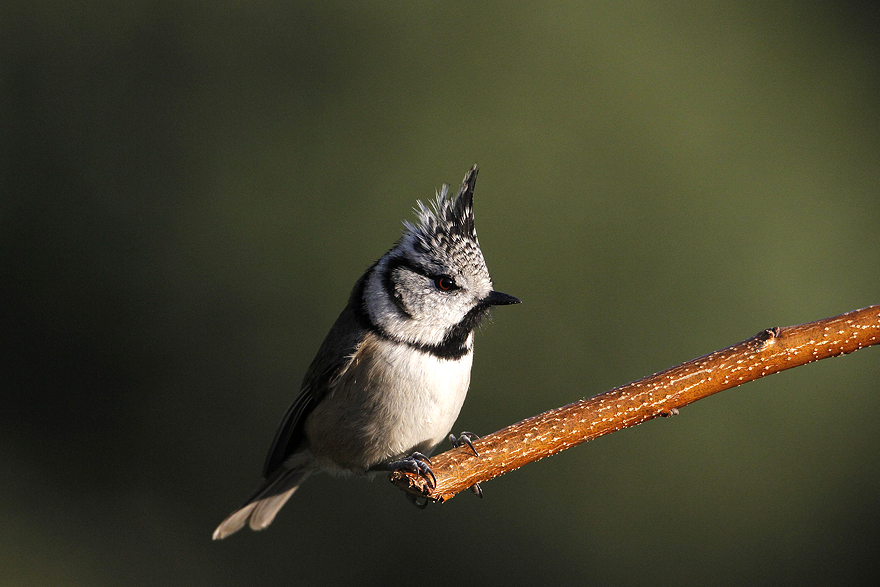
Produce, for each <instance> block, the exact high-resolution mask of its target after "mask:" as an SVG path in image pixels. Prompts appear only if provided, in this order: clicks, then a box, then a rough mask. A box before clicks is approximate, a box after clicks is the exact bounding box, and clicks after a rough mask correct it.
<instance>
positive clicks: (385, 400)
mask: <svg viewBox="0 0 880 587" xmlns="http://www.w3.org/2000/svg"><path fill="white" fill-rule="evenodd" d="M371 344H372V345H373V346H374V347H375V348H368V349H366V350H365V349H360V351H359V354H360V353H361V352H362V351H365V352H363V356H359V357H358V361H357V362H356V363H354V364H352V366H351V367H350V368H349V369H348V370H347V371H346V372H345V373H344V374H343V375H342V376H341V377H340V379H339V381H337V382H336V384H335V385H334V386H333V388H332V389H331V391H330V392H328V395H327V396H326V397H325V398H324V400H323V401H321V403H320V404H319V405H318V406H317V407H316V408H315V409H314V411H313V412H312V413H311V415H310V416H309V419H308V421H307V422H306V436H307V437H308V440H309V445H310V449H311V451H312V453H313V454H315V456H317V457H319V458H320V459H321V460H324V461H325V462H327V464H329V465H331V466H334V467H335V468H340V469H343V470H350V471H354V472H364V471H366V470H367V469H369V468H371V467H373V466H375V465H378V464H380V463H384V462H388V461H391V460H395V459H397V458H400V457H403V456H406V455H409V454H411V453H412V452H414V451H419V452H423V453H426V454H428V453H430V452H431V451H432V450H433V449H434V447H435V446H437V445H438V444H439V443H440V442H442V441H443V439H444V438H445V437H446V435H447V434H448V433H449V431H450V429H451V428H452V425H453V424H454V423H455V420H456V418H458V413H459V411H460V410H461V406H462V404H463V403H464V399H465V396H466V395H467V389H468V385H469V384H470V371H471V364H472V362H473V354H472V353H468V354H466V355H465V356H463V357H462V358H460V359H457V360H447V359H441V358H438V357H436V356H434V355H432V354H430V353H425V352H423V351H420V350H417V349H414V348H412V347H409V346H405V345H400V344H395V343H391V342H388V341H384V340H382V341H373V342H372V343H371Z"/></svg>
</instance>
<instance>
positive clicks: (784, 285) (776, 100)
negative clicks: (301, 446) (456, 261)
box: [0, 1, 880, 586]
mask: <svg viewBox="0 0 880 587" xmlns="http://www.w3.org/2000/svg"><path fill="white" fill-rule="evenodd" d="M878 27H880V13H878V8H877V5H876V3H873V2H872V3H867V2H866V3H863V4H860V3H846V2H844V3H841V2H794V1H792V2H779V3H764V2H726V3H705V2H696V1H685V2H627V1H623V2H621V1H615V2H607V3H605V2H590V3H583V2H568V3H564V2H563V3H552V4H550V3H548V4H539V3H526V2H522V3H520V2H479V3H473V4H471V3H440V2H428V1H413V2H389V1H385V2H322V3H303V2H287V3H280V2H249V3H243V2H227V1H219V2H211V3H207V2H204V3H200V2H125V3H113V2H87V3H83V2H64V3H59V2H39V1H37V2H27V3H25V2H16V1H12V2H5V3H4V6H3V8H0V39H2V48H0V149H2V152H0V178H2V179H0V181H2V183H0V239H2V240H0V283H2V298H0V303H2V314H0V315H2V321H3V323H2V325H0V327H2V339H3V340H2V341H0V342H2V343H3V349H4V350H3V351H2V364H0V386H2V398H3V402H2V409H0V496H2V509H3V513H4V515H3V522H2V523H0V569H2V571H0V575H2V576H0V583H2V584H3V585H15V586H21V585H34V586H42V585H65V586H76V585H87V586H104V585H126V586H136V585H211V586H226V585H296V584H304V585H309V584H361V585H386V584H389V583H392V582H397V581H400V580H404V581H407V582H414V583H419V582H422V581H425V582H430V583H432V584H435V583H436V584H449V585H465V584H467V585H480V584H496V583H499V582H504V583H506V584H534V585H539V584H540V585H548V584H560V585H561V584H565V585H570V584H605V585H649V584H650V585H659V584H673V585H743V584H748V585H781V584H798V585H801V584H809V583H813V584H827V583H829V582H831V581H834V582H837V583H844V584H850V585H854V584H858V583H859V582H861V581H865V582H867V583H869V584H874V581H876V577H877V575H878V571H880V569H878V567H880V563H878V561H880V505H878V504H880V470H878V467H877V462H878V456H880V432H878V426H877V417H878V414H880V394H878V379H880V361H878V354H877V353H878V351H877V350H876V349H867V350H863V351H861V352H859V353H855V354H854V355H851V356H848V357H846V358H842V359H837V360H828V361H822V362H819V363H816V364H813V365H808V366H806V367H802V368H798V369H795V370H792V371H789V372H785V373H783V374H781V375H779V376H776V377H771V378H768V379H765V380H761V381H759V382H756V383H752V384H749V385H747V386H744V387H742V388H738V389H735V390H730V391H727V392H724V393H722V394H720V395H718V396H714V397H712V398H710V399H707V400H704V401H701V402H698V403H697V404H694V405H693V406H690V407H688V408H686V409H683V410H682V413H681V415H680V416H678V417H675V418H672V419H664V420H657V421H652V422H649V423H647V424H645V425H643V426H639V427H637V428H634V429H631V430H627V431H623V432H621V433H618V434H614V435H611V436H608V437H605V438H602V439H599V440H597V441H595V442H592V443H590V444H588V445H583V446H581V447H578V448H575V449H573V450H570V451H567V452H566V453H563V454H561V455H559V456H557V457H554V458H552V459H548V460H544V461H541V462H539V463H537V464H533V465H530V466H528V467H525V468H524V469H522V470H520V471H518V472H516V473H514V474H511V475H508V476H506V477H502V478H501V479H498V480H495V481H492V482H489V483H486V484H485V485H484V491H485V494H486V496H485V499H483V500H477V499H475V498H474V497H473V496H472V495H470V494H462V495H460V496H459V497H457V498H456V499H454V500H453V501H451V502H450V503H448V504H446V505H444V506H441V507H431V508H428V509H427V510H425V511H418V510H416V509H415V508H412V507H411V506H410V505H409V504H407V502H406V500H405V499H404V498H403V496H402V495H401V494H400V493H399V492H398V491H397V490H396V489H394V488H392V487H390V486H389V485H388V484H387V482H386V481H385V480H384V479H383V478H378V479H376V480H374V481H373V482H365V481H362V480H357V479H332V478H329V477H318V478H313V479H311V480H310V481H309V482H308V483H307V484H306V485H305V486H304V487H303V488H302V489H301V490H300V492H299V493H298V494H297V495H296V496H295V498H294V499H293V500H292V501H291V502H290V503H289V504H288V506H287V507H285V509H284V510H283V511H282V512H281V514H280V515H279V518H278V519H277V520H276V522H275V524H274V525H273V526H272V527H271V528H270V529H269V530H267V531H266V532H263V533H259V534H255V533H252V532H242V533H241V534H239V535H235V536H233V537H232V538H230V539H228V540H226V541H223V542H221V543H214V542H211V540H210V536H211V532H212V531H213V529H214V527H215V526H216V525H217V524H218V523H219V522H220V520H222V519H223V517H224V516H226V514H228V513H229V511H231V510H232V509H233V508H234V507H235V506H237V505H238V504H239V503H240V502H241V501H242V500H243V499H244V498H245V497H246V496H247V495H248V494H249V492H250V491H251V490H252V489H253V487H254V486H255V485H256V484H257V482H258V480H259V472H260V467H261V464H262V459H263V457H264V454H265V451H266V450H267V448H268V445H269V443H270V441H271V439H272V435H273V433H274V431H275V426H276V424H277V422H278V420H279V419H280V417H281V415H282V414H283V412H284V410H285V408H286V407H287V405H288V403H289V402H290V401H291V399H292V398H293V396H294V394H295V393H296V391H297V388H298V385H299V382H300V380H301V377H302V374H303V373H304V371H305V368H306V366H307V365H308V363H309V362H310V361H311V359H312V357H313V355H314V352H315V351H316V349H317V348H318V345H319V344H320V342H321V339H322V337H323V335H324V334H325V332H326V331H327V329H328V328H329V326H330V324H331V323H332V322H333V320H334V318H335V316H336V314H337V313H338V312H339V310H340V309H341V308H342V306H343V305H344V303H345V300H346V299H347V296H348V292H349V289H350V288H351V286H352V284H353V283H354V281H355V279H356V278H357V277H358V276H359V275H360V273H361V272H362V271H363V270H364V269H365V268H366V267H367V266H369V264H370V263H372V262H373V261H374V260H375V259H376V258H377V257H378V256H380V255H381V254H382V253H383V252H384V251H385V250H386V249H387V248H388V247H389V246H390V245H391V244H392V243H393V241H394V240H395V239H396V238H397V237H398V236H399V234H400V230H401V224H400V223H401V220H403V219H405V218H412V213H411V208H412V206H413V205H414V204H415V200H416V199H419V198H423V199H424V198H430V197H431V196H432V194H433V191H434V189H435V188H437V187H439V185H440V184H441V183H443V182H449V183H452V184H457V183H458V182H459V181H460V179H461V177H462V176H463V175H464V172H465V171H466V170H467V168H468V167H469V166H470V165H471V164H473V163H474V162H477V163H479V165H480V167H481V174H480V180H479V183H478V185H477V196H476V211H477V224H478V230H479V233H480V238H481V243H482V245H483V251H484V253H485V255H486V258H487V260H488V264H489V267H490V269H491V270H492V274H493V277H494V280H495V284H496V286H497V287H498V289H500V290H502V291H505V292H509V293H511V294H514V295H516V296H518V297H520V298H522V300H523V301H524V303H523V304H522V305H521V306H516V307H510V308H501V309H498V310H497V311H496V312H495V319H494V323H493V324H491V325H489V326H488V327H486V328H483V329H482V330H481V331H480V332H479V333H478V341H477V357H476V362H475V368H474V373H473V381H472V385H471V393H470V395H469V398H468V401H467V403H466V404H465V407H464V410H463V412H462V416H461V418H460V419H459V422H458V423H457V424H456V430H462V429H468V430H474V431H477V432H480V433H487V432H491V431H493V430H496V429H498V428H500V427H502V426H505V425H507V424H510V423H512V422H515V421H517V420H520V419H522V418H524V417H527V416H530V415H533V414H535V413H538V412H540V411H543V410H545V409H549V408H551V407H554V406H557V405H562V404H565V403H569V402H570V401H573V400H575V399H578V398H581V397H586V396H590V395H594V394H596V393H598V392H601V391H603V390H605V389H608V388H610V387H614V386H616V385H620V384H623V383H626V382H628V381H631V380H633V379H636V378H639V377H641V376H643V375H646V374H649V373H652V372H654V371H658V370H661V369H663V368H666V367H669V366H671V365H674V364H676V363H679V362H682V361H685V360H687V359H690V358H693V357H695V356H698V355H701V354H704V353H707V352H710V351H712V350H714V349H716V348H720V347H723V346H726V345H728V344H732V343H734V342H737V341H739V340H741V339H744V338H747V337H749V336H751V335H753V334H755V333H756V332H758V331H759V330H761V329H764V328H767V327H771V326H776V325H790V324H796V323H801V322H806V321H810V320H814V319H818V318H822V317H826V316H831V315H835V314H839V313H842V312H845V311H847V310H852V309H855V308H859V307H863V306H866V305H870V304H874V303H878V302H880V297H878V291H880V271H878V265H880V263H878V262H880V240H878V226H880V198H878V191H880V189H878V185H880V166H878V164H880V46H878V45H880V41H878V39H880V35H878V30H880V28H878Z"/></svg>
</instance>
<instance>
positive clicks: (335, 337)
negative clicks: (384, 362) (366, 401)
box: [263, 277, 367, 477]
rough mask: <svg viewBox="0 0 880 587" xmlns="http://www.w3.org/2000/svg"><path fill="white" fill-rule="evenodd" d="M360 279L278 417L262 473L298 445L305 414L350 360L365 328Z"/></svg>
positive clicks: (275, 466) (266, 473)
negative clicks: (298, 388)
mask: <svg viewBox="0 0 880 587" xmlns="http://www.w3.org/2000/svg"><path fill="white" fill-rule="evenodd" d="M363 280H364V278H363V277H362V278H361V279H360V280H359V281H358V283H357V285H355V288H354V291H353V292H352V295H351V298H350V299H349V302H348V305H347V306H346V307H345V309H344V310H343V311H342V313H341V314H339V317H338V318H337V319H336V322H335V323H334V324H333V326H332V328H330V332H328V333H327V336H326V337H325V338H324V342H323V343H321V348H320V349H318V354H317V355H316V356H315V359H314V360H313V361H312V364H311V365H310V366H309V369H308V371H306V376H305V378H304V379H303V384H302V388H301V390H300V392H299V395H298V396H297V397H296V399H295V400H294V401H293V403H292V404H291V405H290V407H289V408H288V409H287V413H285V414H284V418H282V419H281V424H280V426H279V427H278V432H276V433H275V440H273V441H272V447H271V448H270V449H269V454H268V455H266V463H265V464H264V465H263V476H264V477H269V476H271V475H272V474H273V473H274V472H275V471H276V469H278V467H280V466H281V464H282V463H283V462H284V461H285V460H286V459H287V457H289V456H290V455H291V454H293V453H294V452H295V451H296V450H297V449H298V448H299V446H300V444H301V443H302V441H303V436H304V434H305V432H304V429H303V428H304V425H305V420H306V418H307V417H308V415H309V414H310V413H311V411H312V410H313V409H314V407H315V406H316V405H317V404H318V402H320V401H321V400H322V399H323V398H324V396H325V395H326V394H327V390H328V389H329V387H330V385H331V384H332V383H333V381H335V380H336V378H337V377H338V376H339V375H340V374H341V373H342V372H343V371H345V369H346V367H348V365H349V364H350V363H351V361H352V357H353V356H354V354H355V351H357V348H358V346H359V345H360V343H361V342H362V341H363V340H364V336H366V333H367V330H366V328H365V327H364V326H363V323H362V317H361V314H362V310H361V309H360V304H361V301H360V300H361V295H360V294H361V291H362V282H363Z"/></svg>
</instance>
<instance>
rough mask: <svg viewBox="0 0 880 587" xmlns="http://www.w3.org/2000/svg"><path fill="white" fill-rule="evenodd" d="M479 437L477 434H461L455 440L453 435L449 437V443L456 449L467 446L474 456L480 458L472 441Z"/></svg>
mask: <svg viewBox="0 0 880 587" xmlns="http://www.w3.org/2000/svg"><path fill="white" fill-rule="evenodd" d="M479 437H480V436H479V435H478V434H474V433H473V432H462V433H461V434H460V435H459V436H458V437H457V438H456V436H455V434H450V435H449V443H450V444H452V448H458V447H460V446H467V447H468V448H469V449H471V450H472V451H473V452H474V456H475V457H478V456H480V453H478V452H477V449H475V448H474V443H473V441H474V440H476V439H478V438H479Z"/></svg>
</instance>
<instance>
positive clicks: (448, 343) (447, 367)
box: [213, 165, 520, 540]
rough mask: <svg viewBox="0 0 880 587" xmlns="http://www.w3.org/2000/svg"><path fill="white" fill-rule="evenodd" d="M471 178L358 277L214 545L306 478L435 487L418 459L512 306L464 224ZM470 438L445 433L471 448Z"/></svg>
mask: <svg viewBox="0 0 880 587" xmlns="http://www.w3.org/2000/svg"><path fill="white" fill-rule="evenodd" d="M477 172H478V170H477V166H476V165H474V166H473V167H471V169H470V170H469V171H468V172H467V174H466V175H465V177H464V180H463V181H462V184H461V187H460V188H459V189H458V191H457V193H456V194H455V195H454V196H451V195H450V193H449V186H448V185H445V184H444V185H443V186H442V188H441V189H440V190H438V191H437V192H436V193H435V198H434V200H433V201H430V205H426V204H424V203H422V201H421V200H419V201H418V202H417V208H415V209H414V211H415V213H416V221H415V222H410V221H404V223H403V224H404V230H403V234H402V236H401V237H400V238H399V240H398V241H397V242H396V243H395V244H394V246H393V247H392V248H391V249H390V250H389V251H388V252H386V253H385V254H384V255H383V256H382V257H381V258H380V259H379V260H378V261H376V262H375V263H373V265H371V266H370V267H369V269H367V270H366V272H365V273H364V274H363V275H362V276H361V277H360V278H359V279H358V280H357V282H356V283H355V285H354V288H353V289H352V291H351V294H350V296H349V299H348V303H347V305H346V306H345V308H344V309H343V310H342V312H341V313H340V314H339V317H338V318H337V319H336V322H335V323H334V324H333V326H332V327H331V328H330V331H329V332H328V333H327V336H326V337H325V338H324V341H323V343H322V344H321V346H320V347H319V349H318V352H317V355H316V356H315V358H314V360H313V361H312V363H311V365H310V366H309V368H308V369H307V371H306V374H305V377H304V378H303V383H302V386H301V388H300V391H299V394H298V395H297V396H296V398H295V399H294V400H293V403H292V404H291V405H290V407H289V408H288V410H287V412H286V413H285V414H284V417H283V418H282V420H281V423H280V426H279V428H278V431H277V432H276V434H275V438H274V440H273V442H272V445H271V448H270V449H269V453H268V455H267V456H266V460H265V463H264V466H263V477H264V479H263V482H262V484H260V486H259V487H258V488H257V490H256V491H255V492H254V493H253V495H251V497H250V498H249V499H248V500H247V501H245V503H244V504H243V505H242V506H241V507H239V508H238V509H237V510H235V511H234V512H232V513H231V514H230V515H229V516H228V517H227V518H226V519H224V520H223V522H221V524H220V525H219V526H218V527H217V529H216V530H215V531H214V534H213V538H214V540H219V539H223V538H225V537H227V536H229V535H231V534H233V533H235V532H237V531H238V530H240V529H242V528H243V527H244V526H245V525H249V526H250V527H251V529H253V530H262V529H264V528H266V527H267V526H269V524H271V523H272V521H273V520H274V519H275V516H276V514H277V513H278V511H279V510H280V509H281V508H282V506H284V504H285V503H286V502H287V500H288V499H289V498H290V496H291V495H293V493H294V492H295V491H296V490H297V489H298V488H299V486H300V485H301V484H302V482H303V481H305V479H306V478H307V477H308V476H309V475H311V474H313V473H317V472H330V473H352V474H355V475H368V474H373V473H376V472H380V471H394V470H400V469H405V470H408V471H412V472H414V473H417V474H419V475H421V476H423V477H425V479H426V481H427V482H428V483H429V484H431V483H432V482H435V481H436V478H435V477H434V474H433V472H432V471H431V469H430V458H429V456H428V455H430V454H431V453H432V451H433V450H434V449H435V448H436V447H437V446H438V445H439V444H440V443H441V442H443V440H444V439H445V438H446V435H447V434H448V433H449V431H450V429H451V428H452V426H453V424H454V423H455V421H456V419H457V418H458V415H459V412H460V410H461V407H462V404H463V403H464V400H465V396H466V395H467V391H468V387H469V385H470V377H471V365H472V363H473V356H474V355H473V353H474V330H475V329H476V328H477V326H479V324H480V323H481V321H483V320H484V319H485V318H486V317H487V315H488V314H489V311H490V309H491V308H492V307H493V306H502V305H509V304H518V303H520V300H519V299H517V298H515V297H513V296H511V295H508V294H505V293H501V292H499V291H496V290H495V289H494V288H493V285H492V280H491V278H490V276H489V270H488V269H487V268H486V261H485V259H484V258H483V253H482V250H481V249H480V244H479V241H478V240H477V232H476V229H475V227H474V208H473V203H474V186H475V184H476V180H477ZM473 438H476V435H474V434H472V433H470V432H465V433H463V434H462V435H461V436H460V437H459V438H456V437H455V436H454V435H450V436H449V439H450V440H451V441H452V442H453V445H454V446H460V445H464V444H466V445H468V446H470V447H471V449H473V444H472V442H471V440H472V439H473ZM474 452H475V453H476V451H474ZM478 490H479V488H478V487H475V488H474V491H475V493H478V495H480V494H481V492H479V491H478ZM417 505H418V504H417Z"/></svg>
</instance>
